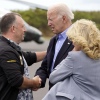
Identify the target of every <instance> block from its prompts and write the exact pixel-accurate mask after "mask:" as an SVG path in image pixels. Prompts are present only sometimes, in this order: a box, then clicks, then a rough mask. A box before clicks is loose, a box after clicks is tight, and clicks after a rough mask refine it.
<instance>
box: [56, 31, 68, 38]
mask: <svg viewBox="0 0 100 100" xmlns="http://www.w3.org/2000/svg"><path fill="white" fill-rule="evenodd" d="M67 30H68V29H66V30H65V31H63V32H62V33H60V34H59V35H58V37H59V39H60V38H64V39H66V38H67V35H66V32H67Z"/></svg>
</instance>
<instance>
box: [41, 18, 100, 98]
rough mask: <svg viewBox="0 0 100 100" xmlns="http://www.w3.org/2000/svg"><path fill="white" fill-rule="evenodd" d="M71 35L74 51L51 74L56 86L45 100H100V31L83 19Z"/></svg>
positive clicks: (71, 30)
mask: <svg viewBox="0 0 100 100" xmlns="http://www.w3.org/2000/svg"><path fill="white" fill-rule="evenodd" d="M67 36H68V38H69V39H70V40H71V41H72V42H73V44H74V46H75V47H74V50H73V51H71V52H69V54H68V56H67V57H66V58H65V59H64V60H63V61H62V62H61V63H60V64H59V65H58V66H57V67H56V68H55V69H54V71H53V72H52V73H51V74H50V78H49V79H50V82H51V83H53V84H55V85H54V87H52V88H51V90H50V91H49V92H48V93H47V94H46V96H45V97H44V98H43V99H42V100H100V31H99V30H98V29H97V27H96V25H95V23H94V22H92V21H90V20H86V19H81V20H78V21H76V22H75V23H74V24H73V25H72V26H71V27H70V29H69V30H68V32H67ZM65 48H66V47H65Z"/></svg>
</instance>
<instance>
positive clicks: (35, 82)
mask: <svg viewBox="0 0 100 100" xmlns="http://www.w3.org/2000/svg"><path fill="white" fill-rule="evenodd" d="M41 82H42V80H41V78H40V77H39V76H35V77H34V78H33V79H30V78H27V77H25V76H23V83H22V85H21V86H20V87H19V89H26V88H31V89H32V90H33V91H36V90H38V89H39V88H40V87H41Z"/></svg>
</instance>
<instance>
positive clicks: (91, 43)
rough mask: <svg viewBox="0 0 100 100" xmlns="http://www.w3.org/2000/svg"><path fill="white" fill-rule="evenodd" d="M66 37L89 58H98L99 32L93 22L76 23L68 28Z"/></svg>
mask: <svg viewBox="0 0 100 100" xmlns="http://www.w3.org/2000/svg"><path fill="white" fill-rule="evenodd" d="M67 36H68V38H69V39H70V40H71V41H72V42H74V43H75V44H77V45H78V46H79V47H81V50H82V51H83V52H84V53H86V55H88V56H89V57H90V58H92V59H98V58H100V31H99V29H98V28H97V27H96V25H95V23H94V22H92V21H90V20H86V19H80V20H78V21H76V22H75V23H74V24H73V25H72V26H71V27H70V28H69V30H68V32H67Z"/></svg>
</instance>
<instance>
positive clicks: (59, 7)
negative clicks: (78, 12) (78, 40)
mask: <svg viewBox="0 0 100 100" xmlns="http://www.w3.org/2000/svg"><path fill="white" fill-rule="evenodd" d="M52 9H55V11H57V13H58V15H65V16H67V17H68V18H69V20H72V19H74V14H73V12H72V11H71V9H69V8H68V6H67V5H66V4H63V3H58V4H55V5H53V6H51V7H49V8H48V10H52Z"/></svg>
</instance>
